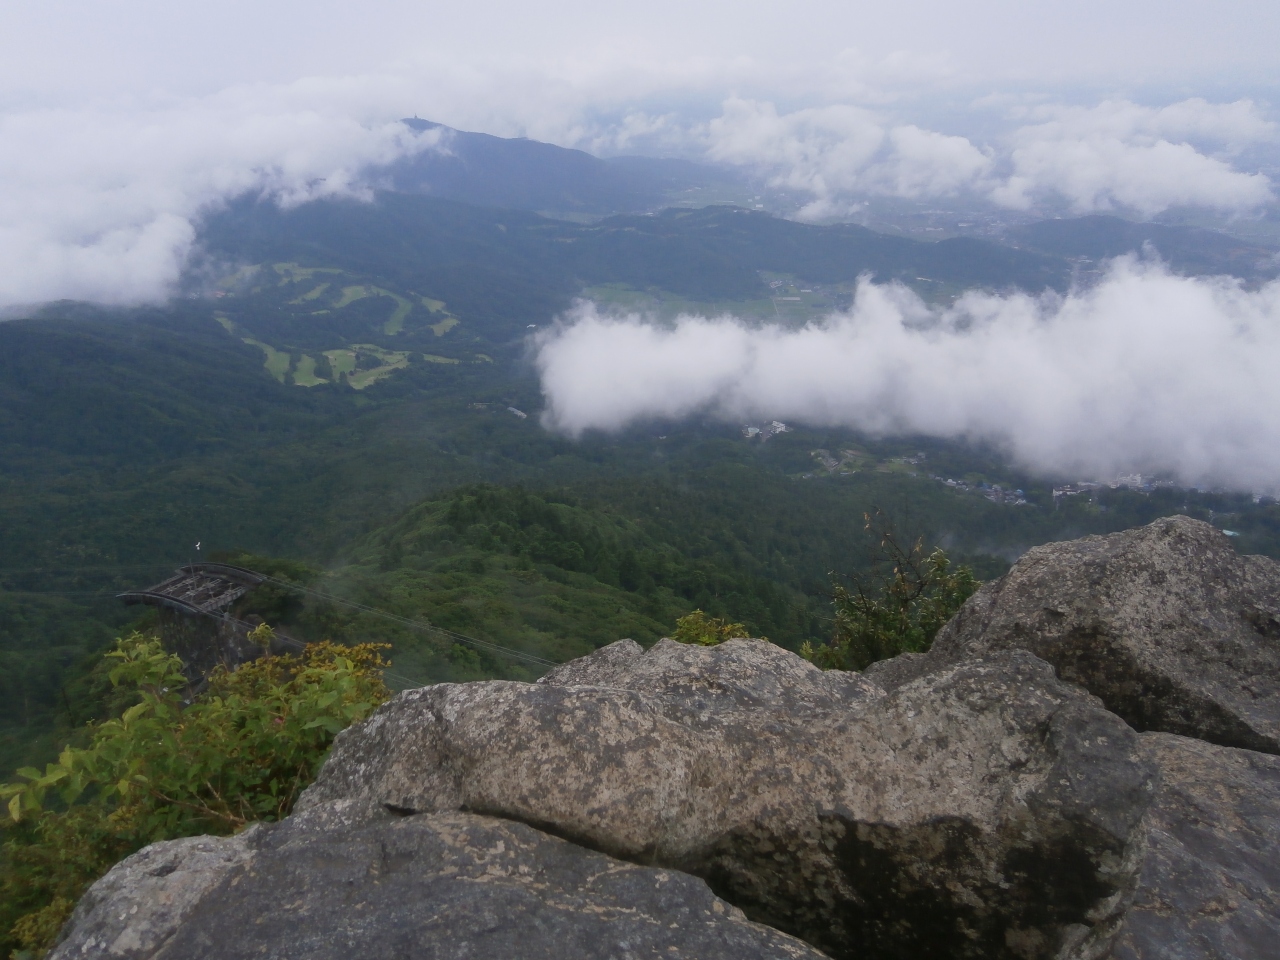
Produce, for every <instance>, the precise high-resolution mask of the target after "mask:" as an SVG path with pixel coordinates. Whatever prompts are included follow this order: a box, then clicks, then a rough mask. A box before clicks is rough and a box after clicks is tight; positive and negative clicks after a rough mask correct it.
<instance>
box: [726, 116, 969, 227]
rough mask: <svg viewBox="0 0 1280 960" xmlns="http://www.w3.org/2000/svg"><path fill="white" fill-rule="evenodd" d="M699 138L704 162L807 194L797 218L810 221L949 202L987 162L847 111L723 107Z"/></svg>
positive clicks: (964, 145)
mask: <svg viewBox="0 0 1280 960" xmlns="http://www.w3.org/2000/svg"><path fill="white" fill-rule="evenodd" d="M707 138H708V148H707V156H708V158H710V159H712V160H717V161H722V162H727V163H734V164H740V165H743V166H749V167H753V168H756V169H758V170H760V171H762V172H763V173H765V175H766V176H767V177H768V179H769V182H770V184H771V185H772V186H774V187H779V188H783V189H788V190H797V191H804V192H807V193H809V194H812V196H813V201H812V202H811V203H810V204H809V205H808V206H806V207H805V208H804V211H803V212H802V216H803V215H807V216H812V217H823V216H830V215H833V214H838V213H839V212H840V211H841V210H845V209H849V208H850V207H851V205H853V204H855V203H856V202H857V199H858V198H860V197H865V196H868V195H889V196H897V197H910V198H919V197H925V196H930V197H936V196H949V195H953V194H955V193H957V192H959V191H960V190H962V189H964V188H966V187H969V186H972V185H973V184H974V183H975V182H976V181H977V180H978V179H979V178H980V177H981V176H982V175H983V174H984V173H985V172H986V170H987V168H988V167H989V165H990V162H991V161H990V159H989V158H988V157H987V156H986V155H985V154H983V153H982V151H980V150H979V149H978V148H977V147H975V146H974V145H973V144H972V143H970V142H969V141H968V140H966V139H965V138H964V137H955V136H946V135H944V134H941V133H936V132H933V131H930V130H922V129H921V128H919V127H917V126H914V125H911V124H902V125H898V126H891V125H889V124H887V123H886V122H885V121H884V120H882V119H881V118H880V117H878V116H877V115H876V114H875V113H873V112H872V111H870V110H866V109H864V108H861V107H856V106H851V105H848V104H837V105H832V106H824V107H809V108H806V109H802V110H796V111H794V112H792V113H787V114H779V113H778V110H777V108H776V107H775V106H774V105H773V104H772V103H765V102H759V101H750V100H740V99H731V100H727V101H726V102H725V104H724V112H723V114H722V115H721V116H720V117H718V118H716V119H715V120H713V121H711V123H710V124H709V125H708V130H707Z"/></svg>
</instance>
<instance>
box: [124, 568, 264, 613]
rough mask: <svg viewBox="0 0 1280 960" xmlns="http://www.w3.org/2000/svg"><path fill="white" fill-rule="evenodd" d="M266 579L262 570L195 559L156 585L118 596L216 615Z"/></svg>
mask: <svg viewBox="0 0 1280 960" xmlns="http://www.w3.org/2000/svg"><path fill="white" fill-rule="evenodd" d="M265 579H267V578H266V577H265V576H263V575H262V574H260V573H255V572H254V571H252V570H246V569H244V568H243V567H233V566H231V565H230V564H227V563H192V564H188V565H187V566H185V567H180V568H179V569H178V571H177V572H176V573H175V574H174V575H173V576H171V577H169V579H167V580H162V581H161V582H160V583H157V584H156V585H155V586H153V587H148V588H147V589H146V590H130V591H129V592H127V593H122V594H120V595H119V598H120V599H121V600H123V601H124V602H125V603H145V604H148V605H150V606H153V607H167V608H168V609H170V610H176V611H178V612H179V613H185V614H188V615H189V616H193V617H197V616H202V615H209V614H212V615H215V616H216V615H218V614H220V613H221V612H222V611H224V610H225V609H226V608H227V607H229V606H231V604H233V603H235V602H236V601H237V600H239V599H240V598H241V597H243V596H244V595H245V594H246V593H248V592H249V590H251V589H252V588H253V587H256V586H257V585H258V584H260V583H262V581H263V580H265Z"/></svg>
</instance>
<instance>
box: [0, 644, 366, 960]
mask: <svg viewBox="0 0 1280 960" xmlns="http://www.w3.org/2000/svg"><path fill="white" fill-rule="evenodd" d="M381 649H385V648H383V647H379V646H375V645H363V646H357V647H340V646H337V645H335V644H331V643H320V644H312V645H310V646H308V647H307V648H306V650H305V651H304V652H303V653H302V654H300V655H298V656H267V657H262V658H260V659H258V660H255V661H253V662H251V663H248V664H245V665H243V666H241V667H240V668H239V669H238V670H236V671H235V672H233V673H232V672H226V671H217V672H215V673H214V674H212V675H211V676H210V678H209V683H208V686H207V688H206V689H205V690H204V691H203V692H202V693H201V695H200V696H199V697H198V698H196V699H195V700H194V701H192V702H187V701H186V700H185V699H184V691H185V689H186V679H185V678H184V677H183V675H182V669H181V668H182V663H181V661H180V660H178V658H177V657H175V656H173V655H171V654H168V653H166V652H165V651H164V649H163V648H162V647H161V645H160V642H159V641H158V640H153V639H148V638H145V637H142V636H139V635H137V634H134V635H133V636H130V637H126V638H124V639H121V640H120V641H119V642H118V643H117V646H116V648H115V649H114V650H112V651H111V652H109V653H108V654H107V657H108V658H110V659H111V660H112V661H113V665H112V667H111V670H110V677H111V682H112V684H113V685H115V686H116V687H117V688H118V689H121V688H122V689H125V690H128V691H130V692H131V694H132V696H131V698H130V699H131V700H132V701H133V702H132V704H131V705H130V706H129V707H128V708H127V709H125V710H124V712H123V713H122V714H121V715H120V716H119V717H118V718H116V719H112V720H107V721H105V722H103V723H99V724H96V725H93V726H92V727H91V728H90V731H89V737H88V744H89V745H88V746H87V747H83V748H79V747H73V746H69V747H67V748H66V749H65V750H63V752H62V754H61V755H60V756H59V757H58V760H57V762H56V763H50V764H49V765H48V766H47V767H46V768H45V770H44V771H40V770H37V769H34V768H30V767H28V768H24V769H22V770H19V771H18V776H19V777H20V778H21V780H19V781H17V782H14V783H9V784H6V785H4V786H3V787H0V798H2V799H3V800H4V802H5V803H6V806H7V810H8V820H9V825H8V827H7V828H6V833H7V834H8V836H7V837H6V842H5V844H4V848H3V853H2V854H0V857H2V859H0V870H2V871H3V873H2V876H0V893H2V894H3V901H2V903H0V924H2V926H0V950H3V951H4V952H5V953H9V951H13V956H19V957H21V956H32V957H34V956H39V955H41V953H42V952H43V951H44V950H46V949H47V948H48V947H49V946H50V945H51V944H52V942H53V939H54V937H56V935H57V932H58V930H59V928H60V927H61V925H62V923H63V922H64V921H65V919H66V917H67V916H68V915H69V914H70V912H71V908H72V906H73V905H74V903H75V901H76V900H77V899H78V898H79V896H80V894H81V893H82V892H83V891H84V889H85V888H86V887H87V886H88V885H89V884H90V883H92V882H93V881H94V880H95V879H97V878H98V877H100V876H101V875H102V874H103V873H105V872H106V871H107V870H108V869H110V867H111V866H112V864H114V863H115V862H116V861H118V860H119V859H120V858H122V857H124V856H126V855H128V854H129V853H132V852H133V851H135V850H138V849H140V848H141V847H143V846H145V845H146V844H148V843H152V842H155V841H157V840H166V839H172V838H175V837H184V836H192V835H195V834H202V833H215V834H226V833H233V832H235V831H237V830H239V829H241V828H243V827H244V826H245V825H247V824H249V823H251V822H253V821H258V820H278V819H280V818H281V817H284V816H286V815H287V814H288V813H289V811H290V809H291V808H292V806H293V802H294V800H295V799H296V798H297V796H298V794H299V792H300V791H301V790H302V788H303V787H305V786H306V785H307V784H308V783H310V782H311V780H312V779H314V777H315V775H316V773H317V772H318V771H319V768H320V764H321V763H322V762H323V761H324V758H325V755H326V754H327V753H328V750H329V746H330V745H331V744H332V742H333V737H334V735H335V734H337V733H338V732H339V731H340V730H342V729H344V728H345V727H347V726H349V725H350V724H352V723H354V722H356V721H358V720H362V719H364V718H365V717H366V716H368V715H369V713H371V712H372V711H373V709H374V708H375V707H376V706H377V705H378V704H379V703H381V702H383V701H384V700H386V699H387V696H388V691H387V688H386V687H385V686H384V685H383V682H382V673H381V668H382V667H383V666H385V663H384V662H383V661H382V659H381V656H380V654H379V651H380V650H381Z"/></svg>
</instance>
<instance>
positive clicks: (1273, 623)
mask: <svg viewBox="0 0 1280 960" xmlns="http://www.w3.org/2000/svg"><path fill="white" fill-rule="evenodd" d="M1014 648H1021V649H1024V650H1029V651H1031V652H1032V653H1034V654H1035V655H1036V656H1038V657H1041V658H1042V659H1044V660H1047V661H1049V662H1050V663H1052V664H1053V666H1054V667H1055V668H1056V669H1057V671H1058V674H1059V676H1061V677H1062V679H1064V680H1068V681H1070V682H1073V683H1077V684H1079V685H1080V686H1082V687H1084V688H1085V689H1086V690H1088V691H1089V692H1091V693H1093V694H1094V695H1095V696H1097V697H1099V698H1100V699H1101V700H1102V701H1103V703H1105V704H1106V706H1107V708H1108V709H1109V710H1111V711H1112V712H1113V713H1116V714H1118V715H1119V716H1120V717H1122V718H1124V719H1125V720H1126V721H1127V722H1128V723H1130V724H1131V725H1132V726H1133V727H1134V728H1135V729H1138V730H1153V731H1163V732H1166V733H1177V734H1182V735H1184V736H1188V737H1196V738H1198V739H1201V740H1207V741H1209V742H1210V743H1217V744H1221V745H1223V746H1228V747H1242V748H1245V749H1249V750H1259V751H1264V752H1267V753H1280V563H1277V562H1276V561H1274V560H1269V559H1267V558H1265V557H1249V556H1240V555H1239V554H1237V553H1236V552H1235V550H1234V549H1233V548H1232V546H1231V542H1230V541H1229V540H1228V538H1227V537H1226V536H1224V535H1223V534H1222V532H1221V531H1219V530H1217V529H1215V528H1214V527H1211V526H1210V525H1209V524H1207V523H1201V522H1200V521H1197V520H1191V519H1189V518H1187V517H1169V518H1166V519H1163V520H1157V521H1156V522H1155V523H1152V524H1149V525H1148V526H1145V527H1140V528H1138V529H1135V530H1127V531H1124V532H1123V533H1114V534H1110V535H1108V536H1094V537H1085V538H1084V539H1082V540H1073V541H1070V542H1067V543H1051V544H1046V545H1045V546H1041V547H1035V548H1033V549H1031V550H1029V551H1027V553H1026V554H1025V555H1024V556H1023V557H1022V559H1020V560H1019V561H1018V562H1017V564H1015V565H1014V567H1013V569H1012V570H1010V571H1009V573H1008V574H1006V575H1005V576H1004V577H1002V578H1001V579H999V580H996V581H994V582H992V583H989V584H987V585H986V586H984V587H983V588H982V589H981V590H979V591H978V593H976V594H975V595H974V596H973V597H972V598H970V600H969V602H968V603H966V604H965V606H964V608H963V609H962V610H961V611H960V613H959V614H957V616H956V617H955V618H954V619H952V621H951V622H950V623H948V624H947V625H946V626H945V627H944V628H943V629H942V631H941V632H940V633H939V634H938V637H937V639H936V640H935V641H934V644H933V648H932V649H931V650H930V651H929V653H928V654H927V655H925V656H923V657H922V656H919V655H915V656H912V657H906V658H896V659H895V660H891V661H886V662H885V663H883V664H876V665H875V666H874V667H872V668H871V669H869V670H868V671H867V676H868V677H870V678H872V679H874V680H875V681H876V682H878V683H880V684H882V685H884V686H886V687H892V686H896V685H899V684H902V683H906V682H909V681H910V680H913V679H914V678H916V677H919V676H922V675H924V674H927V673H929V672H931V671H933V670H938V669H941V668H942V667H944V666H946V665H948V664H952V663H958V662H961V661H963V660H966V659H970V658H973V657H981V656H987V655H989V654H991V653H993V652H996V651H999V650H1009V649H1014Z"/></svg>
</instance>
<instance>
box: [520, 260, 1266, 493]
mask: <svg viewBox="0 0 1280 960" xmlns="http://www.w3.org/2000/svg"><path fill="white" fill-rule="evenodd" d="M536 349H537V353H536V362H537V366H538V369H539V371H540V373H541V378H542V389H543V393H544V395H545V398H546V412H545V414H544V423H545V424H546V425H547V426H548V427H549V428H551V429H555V430H558V431H562V432H564V433H567V434H570V435H579V434H581V433H582V432H583V431H586V430H591V429H601V430H618V429H621V428H622V427H624V426H626V425H627V424H629V423H632V422H634V421H637V420H643V419H650V418H666V419H678V418H682V417H687V416H694V415H706V416H712V417H717V418H721V419H724V420H729V421H739V422H741V421H745V420H752V419H764V418H768V419H772V418H779V419H782V420H793V421H797V422H801V423H806V424H810V425H815V426H834V425H840V426H847V427H853V428H857V429H861V430H866V431H869V432H872V433H876V434H891V433H922V434H928V435H933V436H940V437H967V438H973V439H980V440H986V441H991V442H994V443H996V444H998V445H1000V446H1001V447H1002V448H1003V449H1005V450H1006V451H1007V452H1008V453H1009V454H1010V455H1011V456H1012V457H1013V458H1014V459H1015V460H1016V461H1017V462H1018V463H1020V464H1022V465H1024V466H1026V467H1028V468H1030V469H1033V470H1037V471H1041V472H1047V473H1051V474H1054V475H1065V476H1070V477H1073V478H1074V477H1076V476H1081V477H1109V476H1114V475H1116V474H1119V473H1126V472H1130V471H1134V470H1140V471H1143V472H1168V473H1171V474H1173V475H1174V476H1176V477H1177V478H1179V479H1180V480H1182V481H1183V482H1185V483H1190V484H1222V485H1227V486H1231V487H1234V488H1240V489H1246V490H1269V491H1275V490H1277V489H1280V419H1278V418H1277V417H1276V416H1275V410H1276V409H1280V378H1278V377H1277V376H1276V375H1275V371H1276V370H1277V369H1280V282H1277V283H1272V284H1269V285H1267V286H1265V287H1263V288H1261V289H1260V290H1256V291H1249V290H1246V289H1244V288H1243V287H1242V286H1241V285H1239V284H1238V283H1236V282H1235V281H1233V280H1230V279H1229V278H1210V279H1205V278H1186V277H1179V276H1174V275H1172V274H1170V273H1168V272H1167V271H1166V270H1165V269H1164V268H1163V267H1162V266H1161V265H1159V264H1153V263H1143V262H1138V261H1136V260H1134V259H1131V258H1122V259H1120V260H1117V261H1115V262H1114V264H1113V265H1112V267H1111V271H1110V273H1109V275H1108V276H1107V277H1106V278H1105V279H1104V280H1103V281H1101V282H1100V283H1099V284H1097V285H1096V286H1095V287H1093V288H1091V289H1088V290H1079V291H1075V292H1073V293H1071V294H1070V295H1067V296H1065V297H1058V296H1055V295H1048V294H1046V295H1045V296H1041V297H1032V296H1028V295H1021V294H1012V295H1005V296H997V295H991V294H984V293H976V292H975V293H969V294H966V295H965V296H963V297H961V298H960V300H958V301H957V302H956V304H955V305H954V306H952V307H950V308H946V309H942V308H936V307H930V306H928V305H926V304H925V303H924V302H923V301H921V300H920V299H919V298H917V297H916V296H915V295H914V294H913V293H911V292H910V291H908V290H906V289H905V288H903V287H900V286H893V285H887V286H880V285H875V284H872V283H870V282H863V283H862V284H861V285H860V286H859V289H858V293H857V297H856V300H855V303H854V306H853V307H852V309H851V310H850V312H849V313H847V314H840V315H834V316H831V317H830V318H828V319H826V320H825V321H823V322H819V323H812V324H809V325H808V326H806V327H804V328H803V329H799V330H788V329H783V328H779V327H763V328H760V327H752V326H749V325H747V324H745V323H743V322H741V321H739V320H737V319H734V318H733V317H729V316H724V317H718V318H705V317H682V318H680V319H679V320H678V321H677V322H676V323H675V324H674V325H673V326H660V325H656V324H653V323H649V322H646V321H645V320H644V319H643V318H640V317H637V316H621V317H612V316H604V315H601V314H600V313H599V312H598V311H597V310H596V308H595V307H594V306H593V305H591V304H588V303H584V304H581V305H579V306H578V308H577V309H576V310H575V311H574V312H573V313H572V314H571V315H569V316H568V317H566V318H565V319H564V321H563V322H562V323H561V324H560V325H559V326H558V327H556V328H554V329H552V330H550V331H548V332H546V333H544V334H542V335H541V337H540V338H539V339H538V340H537V342H536Z"/></svg>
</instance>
